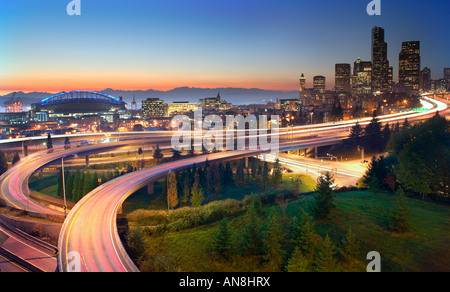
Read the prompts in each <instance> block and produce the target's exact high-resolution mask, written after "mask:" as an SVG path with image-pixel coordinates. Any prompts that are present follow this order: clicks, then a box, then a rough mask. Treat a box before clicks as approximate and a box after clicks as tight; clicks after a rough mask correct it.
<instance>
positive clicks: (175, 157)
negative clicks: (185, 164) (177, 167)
mask: <svg viewBox="0 0 450 292" xmlns="http://www.w3.org/2000/svg"><path fill="white" fill-rule="evenodd" d="M172 158H173V160H178V159H180V158H181V152H180V151H178V150H176V149H172Z"/></svg>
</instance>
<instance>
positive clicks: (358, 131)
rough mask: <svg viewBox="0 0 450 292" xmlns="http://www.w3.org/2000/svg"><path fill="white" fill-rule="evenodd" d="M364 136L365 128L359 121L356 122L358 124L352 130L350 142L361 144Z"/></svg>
mask: <svg viewBox="0 0 450 292" xmlns="http://www.w3.org/2000/svg"><path fill="white" fill-rule="evenodd" d="M362 136H363V128H362V127H361V125H360V124H359V122H356V124H355V125H354V126H353V127H352V130H351V132H350V136H349V139H350V143H352V145H359V144H360V143H361V139H362Z"/></svg>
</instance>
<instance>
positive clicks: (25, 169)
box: [0, 97, 448, 271]
mask: <svg viewBox="0 0 450 292" xmlns="http://www.w3.org/2000/svg"><path fill="white" fill-rule="evenodd" d="M424 99H425V100H428V101H429V103H432V104H433V106H432V107H433V109H432V110H430V111H429V112H428V113H416V112H411V113H409V114H408V115H407V117H408V119H410V120H414V119H423V118H428V117H431V116H432V115H433V114H434V113H435V112H436V111H443V110H445V111H448V110H447V106H446V105H445V104H444V105H443V103H442V102H439V101H436V100H430V99H428V98H426V97H424ZM404 118H405V114H396V115H389V116H385V117H380V119H381V120H382V122H385V123H386V122H393V121H399V120H403V119H404ZM359 122H360V123H361V124H364V123H369V122H370V120H367V121H366V120H364V119H361V120H359ZM355 123H356V121H345V122H338V123H328V124H323V125H313V126H303V127H293V128H285V129H282V131H281V133H280V135H281V136H283V137H284V139H283V140H282V141H283V142H282V143H281V144H280V150H281V151H290V150H297V149H305V148H313V147H319V146H324V145H330V144H331V143H339V141H342V140H343V139H345V138H346V137H347V135H348V133H347V134H346V135H344V134H345V132H346V131H348V130H349V129H350V128H351V127H352V126H353V125H354V124H355ZM120 134H121V135H123V133H120ZM139 134H141V135H142V133H139ZM153 134H154V133H153ZM103 135H104V134H103ZM320 135H326V136H325V137H320ZM167 136H168V135H167V132H166V133H165V136H161V137H157V135H153V137H152V138H153V139H155V140H153V142H151V143H157V142H161V141H163V140H165V139H167ZM297 137H298V138H297ZM305 137H309V138H305ZM302 138H303V141H302V140H301V139H302ZM44 139H45V137H44ZM142 140H143V139H142V136H140V140H139V141H138V142H136V143H142ZM299 140H300V141H299ZM166 141H167V140H166ZM286 141H287V142H286ZM130 142H131V140H130V141H120V142H116V143H117V144H116V145H107V144H104V145H102V144H98V145H92V146H86V147H80V148H72V149H68V150H64V149H55V150H54V151H51V152H50V153H48V152H47V151H43V152H38V153H35V154H32V155H30V156H28V157H26V158H25V159H23V160H22V161H21V162H20V163H19V164H18V165H16V166H14V167H13V168H12V169H10V170H9V171H8V172H7V173H5V174H4V175H2V176H1V177H0V183H1V188H0V191H1V194H0V197H3V198H5V199H6V201H7V202H8V203H9V204H10V205H12V206H15V207H17V208H18V209H22V210H30V211H33V212H37V213H46V214H57V215H61V214H62V213H61V211H59V210H53V209H49V208H47V207H43V206H40V205H39V204H37V203H34V202H32V201H31V200H30V199H29V197H28V196H27V191H28V178H29V177H30V176H31V175H32V173H34V172H35V171H36V170H38V169H39V168H41V167H43V166H45V165H47V164H48V163H51V162H54V161H57V160H61V159H62V158H63V157H67V156H71V155H83V154H84V155H89V154H92V153H99V152H104V151H111V150H110V149H113V148H114V147H123V146H124V145H129V144H130ZM19 143H20V142H19ZM261 153H264V151H260V150H255V151H250V150H243V151H225V152H221V153H216V154H210V155H202V156H198V157H194V158H189V159H183V160H180V161H175V162H171V163H168V164H163V165H159V166H156V167H152V168H149V169H145V170H141V171H137V172H133V173H130V174H127V175H125V176H122V177H120V178H117V179H115V180H112V181H110V182H108V183H106V184H104V185H102V186H100V187H99V188H97V189H95V190H93V191H92V192H91V193H89V194H88V195H87V196H86V197H85V198H83V199H82V201H80V202H79V203H78V204H77V205H76V206H75V207H74V209H72V210H71V212H70V213H69V217H68V218H67V219H66V221H65V223H64V226H63V229H62V232H61V235H60V242H59V248H60V251H61V252H60V255H59V263H60V269H61V271H67V268H68V257H67V256H68V254H69V253H70V252H73V251H75V252H78V253H80V254H81V255H82V258H83V259H85V260H84V261H83V266H82V270H85V271H95V270H105V271H134V270H136V269H137V268H136V267H135V266H134V264H132V262H131V260H130V259H129V257H128V256H127V255H126V253H125V252H124V248H123V246H122V244H121V242H120V239H119V238H118V233H117V226H116V225H115V224H116V223H115V221H116V220H115V218H116V214H117V211H118V210H119V209H120V206H121V204H122V203H123V201H124V200H125V199H126V198H127V197H128V196H129V195H131V194H132V193H133V192H135V191H136V190H138V189H140V188H143V187H145V186H146V185H149V184H151V183H152V182H153V181H154V180H156V179H158V178H160V177H164V176H165V175H167V173H168V172H169V171H175V170H180V169H183V168H184V167H189V166H190V165H192V164H193V163H197V164H202V163H205V161H206V159H208V160H209V161H211V162H213V161H226V160H234V159H237V158H243V157H249V156H256V155H258V154H261ZM92 216H93V217H92ZM100 218H102V219H101V220H100ZM86 244H87V245H86ZM97 244H98V245H97ZM101 247H106V248H104V249H103V248H101Z"/></svg>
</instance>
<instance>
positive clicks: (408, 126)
mask: <svg viewBox="0 0 450 292" xmlns="http://www.w3.org/2000/svg"><path fill="white" fill-rule="evenodd" d="M402 127H403V129H409V128H410V127H411V124H410V123H409V121H408V119H407V118H406V119H405V121H403V125H402Z"/></svg>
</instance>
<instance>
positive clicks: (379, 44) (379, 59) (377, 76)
mask: <svg viewBox="0 0 450 292" xmlns="http://www.w3.org/2000/svg"><path fill="white" fill-rule="evenodd" d="M392 80H393V78H392V67H389V61H388V59H387V43H386V42H385V41H384V29H383V28H381V27H374V28H373V29H372V87H373V92H385V91H388V90H391V89H392Z"/></svg>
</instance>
